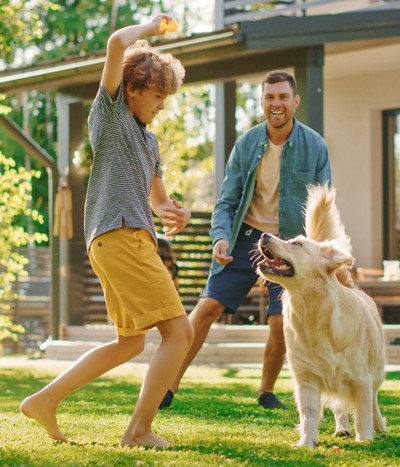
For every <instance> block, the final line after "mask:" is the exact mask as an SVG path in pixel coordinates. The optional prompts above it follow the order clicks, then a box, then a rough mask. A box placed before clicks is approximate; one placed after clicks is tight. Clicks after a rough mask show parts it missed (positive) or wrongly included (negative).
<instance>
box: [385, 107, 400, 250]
mask: <svg viewBox="0 0 400 467" xmlns="http://www.w3.org/2000/svg"><path fill="white" fill-rule="evenodd" d="M383 150H384V180H383V182H384V185H383V186H384V193H383V194H384V241H385V248H384V250H385V251H384V256H385V258H388V259H400V109H397V110H390V111H385V112H384V113H383Z"/></svg>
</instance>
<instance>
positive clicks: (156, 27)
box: [148, 14, 176, 36]
mask: <svg viewBox="0 0 400 467" xmlns="http://www.w3.org/2000/svg"><path fill="white" fill-rule="evenodd" d="M163 20H164V21H163ZM170 22H171V23H175V22H176V21H175V20H174V18H172V17H171V16H168V15H161V14H159V15H154V16H151V17H150V20H149V23H148V24H149V25H153V28H152V29H151V30H150V31H149V33H148V35H149V36H159V35H163V34H165V31H167V30H168V29H166V28H165V23H167V24H169V23H170ZM162 23H163V24H162Z"/></svg>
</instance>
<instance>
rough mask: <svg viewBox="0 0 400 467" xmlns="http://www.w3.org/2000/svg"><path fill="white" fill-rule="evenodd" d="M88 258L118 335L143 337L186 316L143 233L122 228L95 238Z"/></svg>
mask: <svg viewBox="0 0 400 467" xmlns="http://www.w3.org/2000/svg"><path fill="white" fill-rule="evenodd" d="M89 259H90V263H91V265H92V268H93V270H94V272H95V273H96V275H97V276H98V278H99V279H100V282H101V286H102V288H103V293H104V298H105V302H106V306H107V312H108V315H109V317H110V319H111V321H112V322H113V323H114V325H115V328H116V331H117V334H118V335H120V336H135V335H138V334H144V333H145V332H146V331H147V330H149V329H150V328H152V327H154V325H155V324H156V323H158V322H160V321H166V320H168V319H171V318H177V317H179V316H184V315H186V311H185V309H184V307H183V305H182V303H181V300H180V298H179V294H178V292H177V290H176V288H175V285H174V283H173V281H172V279H171V275H170V273H169V272H168V270H167V268H166V267H165V265H164V264H163V262H162V260H161V258H160V256H159V255H158V253H157V247H156V245H155V244H154V241H153V239H152V237H151V236H150V234H149V233H148V232H147V231H146V230H143V229H132V228H127V227H121V228H120V229H116V230H111V231H110V232H106V233H105V234H102V235H100V236H98V237H96V238H95V239H94V240H93V242H92V244H91V246H90V250H89Z"/></svg>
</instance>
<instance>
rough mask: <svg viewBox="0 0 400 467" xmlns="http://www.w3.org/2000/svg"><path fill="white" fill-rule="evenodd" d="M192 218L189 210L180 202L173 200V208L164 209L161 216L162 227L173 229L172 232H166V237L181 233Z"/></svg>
mask: <svg viewBox="0 0 400 467" xmlns="http://www.w3.org/2000/svg"><path fill="white" fill-rule="evenodd" d="M190 218H191V213H190V211H189V209H186V208H184V207H183V206H182V204H181V203H180V202H179V201H177V200H176V199H173V200H172V204H171V206H169V207H166V208H164V209H163V213H162V215H161V216H160V219H161V223H162V225H165V226H167V227H171V229H170V230H168V231H167V232H165V235H167V236H168V237H171V236H172V235H175V234H177V233H178V232H181V231H182V230H183V229H184V228H185V227H186V225H187V224H188V222H189V221H190Z"/></svg>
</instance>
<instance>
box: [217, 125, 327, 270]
mask: <svg viewBox="0 0 400 467" xmlns="http://www.w3.org/2000/svg"><path fill="white" fill-rule="evenodd" d="M267 133H268V129H267V122H266V121H264V122H263V123H260V124H259V125H256V126H255V127H253V128H251V129H250V130H249V131H248V132H246V133H245V134H244V135H242V136H241V137H240V138H238V140H237V141H236V143H235V145H234V147H233V149H232V152H231V154H230V156H229V160H228V162H227V165H226V175H225V178H224V181H223V184H222V189H221V193H220V196H219V199H218V201H217V203H216V205H215V208H214V211H213V214H212V219H211V230H210V236H211V239H212V242H213V244H215V243H216V242H217V241H218V240H220V239H224V240H228V242H229V250H228V252H227V253H228V254H230V253H231V252H232V250H233V247H234V245H235V242H236V239H237V236H238V233H239V229H240V227H241V225H242V223H243V219H244V217H245V215H246V213H247V210H248V209H249V206H250V203H251V200H252V198H253V193H254V188H255V185H256V169H257V165H258V164H259V163H260V161H261V159H262V158H263V157H264V154H265V151H266V149H267V147H268V137H267ZM326 181H328V183H329V184H331V166H330V162H329V155H328V149H327V147H326V143H325V141H324V139H323V138H322V137H321V136H320V135H319V134H318V133H316V132H315V131H314V130H312V129H311V128H309V127H307V126H305V125H303V124H302V123H300V122H299V121H298V120H296V119H294V125H293V129H292V131H291V133H290V136H289V138H288V140H287V141H286V142H285V144H284V146H283V151H282V156H281V165H280V181H279V211H278V219H279V235H280V237H281V238H283V239H289V238H293V237H295V236H296V235H299V234H301V233H304V217H303V209H304V203H305V201H306V199H307V186H308V185H310V184H323V183H325V182H326ZM223 267H224V266H223V265H220V264H218V263H217V262H216V261H215V260H213V264H212V267H211V273H212V274H216V273H218V272H220V271H221V270H222V269H223Z"/></svg>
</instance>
